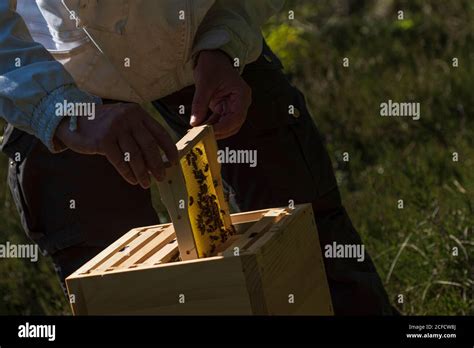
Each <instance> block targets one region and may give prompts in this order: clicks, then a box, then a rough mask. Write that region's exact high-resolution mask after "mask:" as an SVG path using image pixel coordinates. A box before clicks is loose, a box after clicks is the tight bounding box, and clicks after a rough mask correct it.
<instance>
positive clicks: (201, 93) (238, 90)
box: [191, 50, 252, 139]
mask: <svg viewBox="0 0 474 348" xmlns="http://www.w3.org/2000/svg"><path fill="white" fill-rule="evenodd" d="M194 81H195V85H196V92H195V94H194V99H193V105H192V111H191V126H193V127H195V126H199V125H201V124H204V123H207V124H213V125H214V134H215V135H216V138H217V139H224V138H228V137H230V136H232V135H234V134H236V133H237V132H238V131H239V130H240V127H242V125H243V124H244V122H245V119H246V117H247V111H248V108H249V107H250V104H251V102H252V91H251V89H250V87H249V86H248V85H247V83H246V82H245V81H244V80H243V79H242V77H241V76H240V75H239V72H238V71H237V69H235V68H234V67H233V65H232V62H231V60H230V59H229V57H228V56H227V55H226V54H225V53H224V52H221V51H218V50H216V51H202V52H200V53H199V57H198V61H197V65H196V67H195V69H194ZM209 109H211V111H212V112H213V114H212V115H211V116H210V117H209V118H208V116H207V115H208V110H209Z"/></svg>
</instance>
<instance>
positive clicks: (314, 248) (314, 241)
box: [66, 204, 333, 315]
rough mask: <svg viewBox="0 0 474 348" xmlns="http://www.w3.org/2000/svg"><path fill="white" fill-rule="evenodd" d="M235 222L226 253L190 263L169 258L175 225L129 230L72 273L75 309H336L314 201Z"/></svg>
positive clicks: (239, 312)
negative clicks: (327, 278)
mask: <svg viewBox="0 0 474 348" xmlns="http://www.w3.org/2000/svg"><path fill="white" fill-rule="evenodd" d="M232 222H233V223H234V224H235V225H236V227H237V231H239V230H240V232H241V234H240V235H238V237H236V238H235V240H234V241H233V242H232V244H230V245H228V246H227V248H226V249H224V250H222V252H221V254H220V255H219V256H215V257H209V258H203V259H197V260H188V261H174V262H170V261H169V260H170V259H172V258H173V256H170V255H175V254H176V252H177V250H178V249H177V245H176V240H175V239H174V237H173V235H172V225H163V226H164V227H163V226H161V227H160V226H155V227H149V228H143V229H136V230H132V231H130V232H129V233H127V234H126V235H124V236H123V237H122V238H120V239H119V240H118V241H117V242H116V243H114V244H113V245H111V246H110V247H109V248H107V249H106V250H104V251H103V252H102V253H101V254H99V255H98V256H96V257H95V258H94V259H93V260H91V261H90V262H89V263H87V264H86V265H84V266H83V267H81V268H80V269H79V270H78V271H76V272H75V273H74V274H72V275H71V276H70V277H68V278H67V280H66V283H67V286H68V289H69V293H70V295H74V296H73V298H75V303H73V304H72V308H73V312H74V314H76V315H86V314H89V315H90V314H92V315H94V314H97V315H99V314H112V315H113V314H124V315H126V314H129V315H138V314H145V315H250V314H257V315H332V313H333V311H332V305H331V298H330V294H329V288H328V284H327V280H326V274H325V271H324V265H323V260H322V254H321V249H320V246H319V240H318V235H317V230H316V225H315V223H314V218H313V214H312V209H311V205H309V204H308V205H301V206H297V207H296V209H294V210H291V211H288V210H284V209H267V210H262V211H258V212H249V213H240V214H234V215H233V216H232ZM239 226H240V227H241V228H239ZM157 228H161V232H159V233H157V234H156V235H154V234H153V233H154V232H153V231H154V230H153V229H155V231H156V229H157ZM150 230H151V231H152V232H150ZM140 231H141V232H140ZM147 233H148V234H147ZM137 234H140V235H139V236H137ZM160 235H164V237H160ZM160 238H161V239H160ZM160 241H161V244H159V242H160ZM152 242H153V243H155V244H156V245H150V244H153V243H152ZM163 242H165V243H166V244H163ZM127 247H128V249H127ZM164 248H167V250H168V251H167V253H164V252H162V250H163V249H164ZM144 249H147V251H146V252H144V251H143V250H144ZM155 249H156V250H155ZM158 249H159V250H158ZM124 250H126V251H127V253H128V254H125V255H123V253H124ZM160 250H161V254H160ZM154 251H157V252H156V254H160V255H161V256H159V257H158V258H157V256H156V254H153V252H154ZM121 253H122V254H121ZM166 255H168V257H165V256H166ZM160 259H161V260H164V261H159V260H160ZM131 260H132V261H133V260H134V262H131ZM157 260H158V261H157ZM135 261H136V262H135Z"/></svg>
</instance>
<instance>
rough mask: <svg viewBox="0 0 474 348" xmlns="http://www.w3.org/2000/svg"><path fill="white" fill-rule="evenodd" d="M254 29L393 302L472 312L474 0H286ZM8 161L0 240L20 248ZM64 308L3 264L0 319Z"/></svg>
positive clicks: (35, 269) (29, 274) (420, 309)
mask: <svg viewBox="0 0 474 348" xmlns="http://www.w3.org/2000/svg"><path fill="white" fill-rule="evenodd" d="M400 10H401V11H403V19H399V17H398V16H399V12H398V11H400ZM289 11H293V12H294V17H295V19H294V20H289V18H288V16H289ZM264 33H265V36H266V38H267V40H268V42H269V44H270V46H271V47H272V48H273V49H274V50H275V52H276V53H277V54H278V55H279V57H280V58H281V59H282V61H283V63H284V66H285V70H286V72H287V74H288V76H289V77H290V79H291V81H292V83H294V84H295V85H296V86H298V87H299V88H301V89H302V90H303V91H304V92H305V94H306V99H307V102H308V104H309V107H310V109H311V111H312V113H313V116H314V119H315V121H316V123H317V125H318V127H319V128H320V130H321V132H322V133H323V134H324V136H325V140H326V143H327V147H328V150H329V152H330V155H331V157H332V159H333V165H334V168H335V170H336V175H337V179H338V182H339V184H340V187H341V191H342V195H343V199H344V201H345V205H346V208H347V210H348V211H349V214H350V215H351V217H352V219H353V222H354V225H355V226H356V228H357V229H358V230H359V232H360V234H361V236H362V238H363V241H364V243H365V244H366V250H368V252H369V253H370V254H371V255H372V258H373V259H374V262H375V264H376V266H377V268H378V271H379V273H380V275H381V277H382V279H383V281H384V283H385V286H386V288H387V291H388V293H389V296H390V299H391V300H392V303H393V304H394V306H396V307H397V308H398V309H399V310H400V312H401V313H403V314H416V315H455V314H457V315H469V314H470V315H472V314H474V309H473V306H474V300H473V298H474V292H473V287H474V280H473V279H474V275H473V274H474V263H473V257H474V237H473V235H474V193H473V192H474V146H473V145H474V117H473V116H474V102H473V100H474V99H473V98H472V91H473V90H474V75H473V72H474V69H473V68H474V1H473V0H453V1H442V0H405V1H402V0H320V1H311V0H290V1H287V2H286V5H285V8H284V10H282V11H281V13H280V14H279V15H277V16H275V17H274V18H272V20H271V21H270V22H269V23H268V25H266V27H265V29H264ZM344 58H349V67H344V66H343V59H344ZM453 58H457V59H458V62H459V66H458V67H453V64H452V63H453ZM389 99H391V100H393V101H399V102H408V101H411V102H419V103H421V119H420V120H418V121H414V120H412V119H411V118H406V117H404V118H393V117H392V118H390V117H380V116H379V110H380V103H382V102H386V101H387V100H389ZM344 153H347V154H348V155H349V161H344ZM453 153H457V154H458V156H459V161H457V162H455V161H453ZM7 163H8V162H7V159H6V158H5V157H3V159H1V165H0V176H1V178H2V179H1V180H2V183H0V243H4V242H5V241H6V240H10V241H14V242H25V241H26V240H25V237H24V235H23V232H22V230H21V227H20V224H19V219H18V215H17V213H16V210H15V207H14V206H13V202H12V200H11V198H10V194H9V192H8V189H7V185H6V168H7ZM399 200H403V209H399V208H398V204H399ZM453 248H457V250H458V254H457V256H454V255H453V251H454V250H455V249H453ZM454 253H455V252H454ZM400 295H402V296H403V302H400V301H399V300H400V299H401V297H400ZM64 313H69V309H68V305H67V303H66V302H65V300H64V299H63V297H62V294H61V291H60V288H59V285H58V282H57V281H56V279H55V276H54V273H53V269H52V266H51V264H50V262H49V260H48V259H47V258H41V261H40V262H39V263H37V264H31V263H30V262H29V261H24V260H0V314H64Z"/></svg>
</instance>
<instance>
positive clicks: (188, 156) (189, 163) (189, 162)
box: [186, 153, 191, 166]
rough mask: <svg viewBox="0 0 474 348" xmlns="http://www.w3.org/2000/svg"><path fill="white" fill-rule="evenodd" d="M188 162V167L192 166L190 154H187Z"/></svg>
mask: <svg viewBox="0 0 474 348" xmlns="http://www.w3.org/2000/svg"><path fill="white" fill-rule="evenodd" d="M186 162H187V163H188V166H190V165H191V154H190V153H187V154H186Z"/></svg>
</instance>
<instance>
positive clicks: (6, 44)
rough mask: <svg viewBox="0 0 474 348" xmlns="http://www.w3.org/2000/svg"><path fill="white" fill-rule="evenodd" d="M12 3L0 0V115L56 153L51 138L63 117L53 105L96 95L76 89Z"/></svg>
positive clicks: (87, 99) (68, 76)
mask: <svg viewBox="0 0 474 348" xmlns="http://www.w3.org/2000/svg"><path fill="white" fill-rule="evenodd" d="M14 3H15V1H9V0H0V117H2V118H4V119H5V120H6V121H7V122H8V123H10V124H11V125H13V126H14V127H16V128H19V129H21V130H23V131H25V132H28V133H30V134H33V135H35V136H36V137H37V138H39V139H40V140H41V141H42V142H43V143H44V144H45V145H46V146H47V147H48V148H49V150H50V151H52V152H58V151H59V150H58V149H56V148H55V146H54V144H53V137H54V133H55V131H56V128H57V126H58V125H59V123H60V121H61V119H62V116H56V112H55V108H56V107H55V106H56V105H57V104H58V103H63V102H64V101H65V100H67V101H68V102H73V103H75V102H97V98H96V97H94V96H92V95H90V94H88V93H86V92H83V91H81V90H80V89H78V88H77V87H76V85H75V84H74V81H73V79H72V77H71V76H70V75H69V73H68V72H67V71H66V70H65V69H64V67H63V66H62V65H61V64H60V63H59V62H57V61H55V60H54V58H53V57H52V56H51V55H50V54H49V52H48V51H47V50H46V49H45V48H44V47H43V46H41V45H40V44H38V43H36V42H34V41H33V39H32V38H31V36H30V34H29V32H28V29H27V27H26V25H25V23H24V21H23V19H22V18H21V17H20V15H18V13H16V12H15V11H14V10H13V8H14V7H13V4H14Z"/></svg>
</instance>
